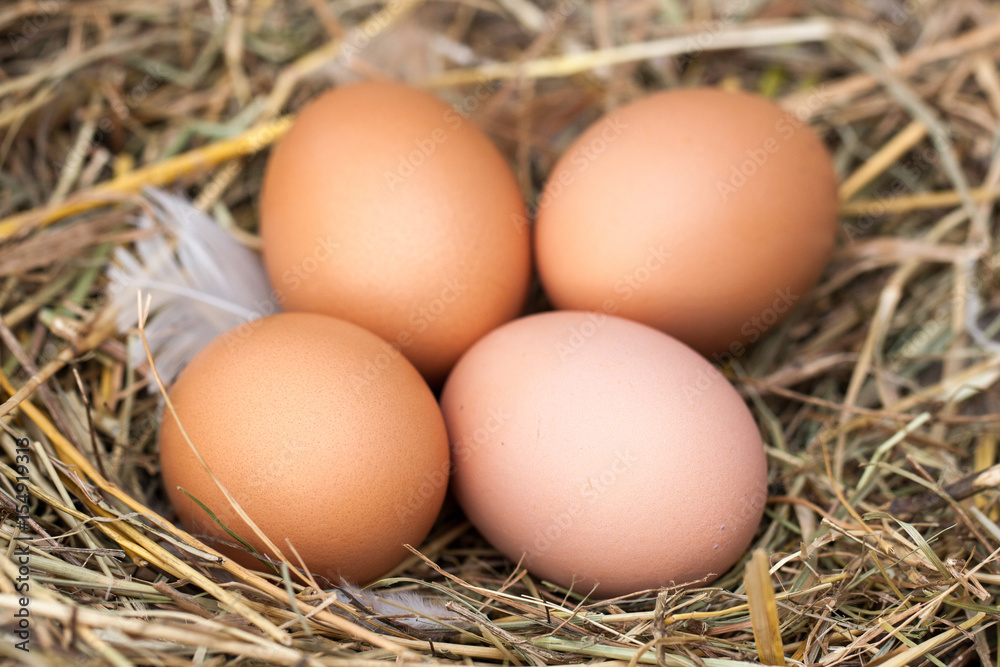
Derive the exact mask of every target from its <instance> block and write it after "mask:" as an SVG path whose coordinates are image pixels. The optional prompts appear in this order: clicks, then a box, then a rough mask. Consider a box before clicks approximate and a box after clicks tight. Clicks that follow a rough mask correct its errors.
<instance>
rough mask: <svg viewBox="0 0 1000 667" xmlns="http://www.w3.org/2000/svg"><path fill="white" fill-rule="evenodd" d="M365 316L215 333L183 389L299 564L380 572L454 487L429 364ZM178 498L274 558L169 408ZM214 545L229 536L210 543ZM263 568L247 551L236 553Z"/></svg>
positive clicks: (292, 318) (257, 509) (194, 429)
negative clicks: (381, 334)
mask: <svg viewBox="0 0 1000 667" xmlns="http://www.w3.org/2000/svg"><path fill="white" fill-rule="evenodd" d="M390 351H391V350H390V349H389V345H388V344H387V343H386V342H384V341H382V340H381V339H379V338H378V337H377V336H375V335H374V334H372V333H370V332H368V331H366V330H364V329H362V328H361V327H359V326H357V325H355V324H351V323H349V322H345V321H343V320H338V319H334V318H331V317H327V316H324V315H316V314H310V313H283V314H280V315H274V316H271V317H268V318H264V319H261V320H256V321H253V322H250V323H247V324H245V325H243V326H242V327H241V328H239V329H235V330H233V331H230V332H228V333H226V334H223V335H222V336H220V337H219V338H216V339H215V340H214V341H212V342H211V343H209V345H208V346H206V347H205V348H204V349H202V350H201V351H200V352H199V353H198V354H197V355H196V356H195V357H194V359H192V360H191V362H190V363H189V364H188V365H187V367H186V368H185V369H184V370H183V371H182V372H181V374H180V376H179V377H178V379H177V381H176V382H175V383H174V385H173V387H172V388H171V390H170V400H171V402H172V404H173V406H174V408H175V409H176V411H177V416H178V418H179V420H180V423H181V424H182V425H183V428H184V431H186V433H187V435H188V436H189V437H190V439H191V442H192V443H193V444H194V446H195V447H196V448H197V450H198V452H199V453H200V454H201V457H202V458H203V459H204V461H205V463H206V464H207V465H208V468H209V469H210V470H211V471H212V472H213V473H214V474H215V476H216V477H217V478H218V480H219V481H220V482H221V483H222V485H223V486H224V487H225V488H226V489H227V490H228V491H229V493H230V494H231V495H232V497H233V498H234V499H235V500H236V502H237V503H239V505H240V506H241V507H242V508H243V510H245V511H246V513H247V515H248V516H249V517H250V519H251V520H252V521H253V522H254V523H256V525H257V526H258V527H259V528H260V530H261V531H262V532H263V533H264V534H265V535H266V536H267V537H268V538H269V539H270V540H271V541H272V542H273V543H274V544H275V545H276V546H277V547H278V549H280V550H281V551H282V552H283V553H284V554H285V556H286V557H288V558H289V559H290V560H291V562H292V563H293V564H295V565H297V564H298V560H297V558H296V557H295V556H294V552H293V551H292V549H291V548H289V546H288V543H291V546H292V547H294V551H295V552H298V554H299V555H300V556H301V557H302V559H303V560H304V561H305V564H306V566H307V567H308V568H309V569H310V570H311V571H312V572H313V573H315V574H318V575H321V576H323V577H325V578H326V579H328V580H330V581H332V582H336V581H338V580H339V578H341V577H344V578H346V579H348V580H351V581H353V582H357V583H364V582H368V581H370V580H372V579H374V578H376V577H378V576H379V575H381V574H383V573H385V572H386V571H387V570H389V569H390V568H392V567H393V566H394V565H396V564H397V563H399V562H400V561H401V560H403V558H404V557H406V556H407V555H408V553H409V552H408V551H407V550H406V549H405V548H404V546H403V545H404V544H410V545H413V546H417V545H419V544H420V542H421V540H423V539H424V537H426V535H427V533H428V531H429V530H430V528H431V525H432V524H433V522H434V520H435V518H436V517H437V514H438V511H439V510H440V508H441V504H442V502H443V500H444V495H445V489H446V486H447V479H448V469H449V458H448V442H447V435H446V433H445V427H444V421H443V419H442V416H441V411H440V409H439V408H438V405H437V403H436V401H435V400H434V396H433V395H432V393H431V391H430V389H429V388H428V386H427V384H426V382H424V380H423V378H422V377H421V376H420V374H419V373H418V372H417V370H416V369H415V368H414V367H413V366H412V365H411V364H410V363H409V362H408V361H407V360H406V359H404V358H402V357H399V356H398V355H397V356H396V357H395V358H393V359H392V361H391V362H387V363H384V364H380V370H379V372H378V373H377V374H375V375H370V374H369V373H368V372H367V367H368V363H369V362H370V361H372V360H376V359H379V358H380V357H383V356H385V355H387V354H389V352H390ZM160 463H161V467H162V471H163V479H164V486H165V487H166V491H167V495H168V497H169V498H170V501H171V503H172V504H173V507H174V509H175V510H176V511H177V514H178V516H179V517H180V519H181V521H182V523H183V524H184V526H185V527H186V528H187V529H188V530H189V531H191V532H192V533H194V534H198V535H208V536H209V537H214V538H218V539H222V540H228V541H230V542H231V541H232V538H231V537H230V536H229V535H228V534H227V533H226V532H225V531H224V530H223V528H222V527H221V526H220V525H219V524H218V523H216V522H215V521H213V520H212V518H211V517H210V516H209V515H208V514H207V513H206V511H205V510H204V509H202V508H201V507H199V505H198V503H196V502H195V501H194V500H192V498H191V497H189V495H188V494H190V496H193V497H194V498H196V499H197V500H198V501H199V502H200V503H202V504H204V505H205V506H206V507H207V508H208V509H209V510H211V512H213V513H214V514H215V515H216V516H217V517H218V519H219V521H221V522H222V523H223V524H224V525H225V526H226V527H228V528H229V529H230V530H232V531H233V532H235V533H236V534H237V535H238V536H239V537H241V538H242V539H244V540H246V541H248V542H249V543H250V544H251V545H253V547H254V548H255V549H256V550H257V551H259V552H261V553H264V554H268V555H270V556H273V555H274V554H273V553H270V552H269V551H268V550H267V549H266V548H265V545H264V543H263V541H262V540H260V539H259V538H258V537H257V536H256V535H255V534H254V532H253V531H252V530H251V528H250V526H248V525H247V524H246V523H245V522H244V521H243V519H242V518H240V516H239V515H238V514H237V512H236V510H235V509H234V508H233V507H232V505H231V504H230V503H229V502H228V501H227V499H226V497H225V496H224V495H223V493H222V491H221V490H220V489H219V488H218V486H217V485H216V484H215V483H214V482H213V481H212V479H211V478H210V476H209V474H208V473H207V472H206V471H205V469H204V468H203V467H202V465H201V463H199V461H198V458H197V456H196V455H195V453H194V451H193V450H192V449H191V447H190V446H189V445H188V443H187V441H186V440H185V438H184V436H183V434H182V432H181V430H180V428H179V427H178V425H177V422H176V421H175V420H174V419H173V417H172V416H171V414H170V412H169V410H168V411H167V412H166V413H165V416H164V418H163V425H162V428H161V432H160ZM209 544H210V545H211V546H216V547H217V546H218V544H216V543H215V542H209ZM223 553H226V554H228V555H230V556H232V557H234V558H236V559H237V560H238V561H240V562H241V563H243V564H245V565H248V566H251V567H256V568H262V564H261V562H260V561H259V560H257V559H255V558H253V557H251V556H249V555H247V554H246V553H245V552H241V551H238V550H236V549H229V548H226V549H224V550H223Z"/></svg>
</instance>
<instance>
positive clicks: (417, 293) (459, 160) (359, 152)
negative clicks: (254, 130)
mask: <svg viewBox="0 0 1000 667" xmlns="http://www.w3.org/2000/svg"><path fill="white" fill-rule="evenodd" d="M260 230H261V237H262V240H263V247H264V262H265V264H266V267H267V271H268V274H269V276H270V279H271V282H272V285H273V286H274V288H275V291H276V293H277V296H278V300H279V301H280V302H282V304H283V306H284V307H285V309H286V310H298V311H310V312H318V313H325V314H327V315H332V316H334V317H340V318H343V319H346V320H349V321H351V322H355V323H357V324H360V325H361V326H363V327H365V328H366V329H368V330H370V331H372V332H374V333H376V334H378V335H379V336H381V337H382V338H384V339H385V340H387V341H388V342H389V343H390V344H391V345H392V346H393V347H394V348H395V349H396V350H397V351H398V352H401V353H402V354H403V355H405V356H406V357H407V358H408V359H409V360H410V361H411V362H413V364H414V365H415V366H416V367H417V369H418V370H420V372H421V373H423V374H424V376H425V377H426V378H427V379H428V381H429V382H431V383H438V382H440V381H441V380H442V379H443V378H444V376H445V375H446V374H447V372H448V370H449V369H450V368H451V367H452V365H453V364H454V363H455V361H456V360H457V359H458V357H459V356H460V355H461V354H462V352H464V351H465V349H466V348H468V347H469V346H470V345H471V344H472V343H473V342H474V341H476V340H477V339H478V338H480V337H481V336H482V335H483V334H485V333H486V332H488V331H490V330H491V329H493V328H494V327H496V326H498V325H500V324H502V323H503V322H505V321H507V320H509V319H511V318H513V317H516V316H517V315H518V314H519V313H520V311H521V308H522V306H523V305H524V301H525V299H526V297H527V288H528V281H529V277H530V273H531V257H530V236H531V235H530V233H529V232H528V230H527V226H526V217H525V210H524V202H523V199H522V195H521V192H520V190H519V188H518V185H517V182H516V180H515V178H514V175H513V173H512V172H511V170H510V168H509V167H508V165H507V163H506V161H505V160H504V158H503V156H502V155H501V154H500V152H499V151H498V150H497V149H496V148H495V147H494V146H493V144H492V143H491V142H490V140H489V139H488V138H487V137H486V136H485V135H484V134H483V133H482V132H481V131H480V130H479V129H478V128H477V127H476V126H475V124H474V123H473V122H472V120H470V119H469V118H467V117H466V116H465V115H463V113H462V112H460V111H458V110H456V109H453V108H452V107H450V106H449V105H447V104H445V103H444V102H442V101H440V100H439V99H437V98H436V97H434V96H432V95H430V94H428V93H425V92H422V91H420V90H417V89H415V88H411V87H409V86H405V85H401V84H396V83H386V82H368V83H361V84H354V85H349V86H344V87H341V88H337V89H335V90H332V91H329V92H327V93H325V94H323V95H321V96H320V97H319V98H317V99H316V100H314V101H313V102H312V103H310V104H309V105H308V106H307V107H306V108H304V109H303V110H302V111H301V112H300V114H299V116H298V117H297V118H296V120H295V124H294V126H293V127H292V128H291V130H289V132H288V134H287V135H286V136H285V137H284V138H283V139H282V140H281V142H280V143H279V144H278V146H277V147H276V148H275V150H274V151H273V153H272V154H271V157H270V159H269V161H268V165H267V171H266V174H265V178H264V184H263V190H262V193H261V202H260Z"/></svg>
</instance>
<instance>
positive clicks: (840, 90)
mask: <svg viewBox="0 0 1000 667" xmlns="http://www.w3.org/2000/svg"><path fill="white" fill-rule="evenodd" d="M0 29H2V32H3V39H2V42H0V136H2V140H0V164H2V169H0V181H2V187H0V312H2V324H0V339H2V344H0V368H2V375H0V381H2V385H3V393H2V394H0V399H2V406H0V415H2V416H0V426H2V432H0V445H2V449H3V453H2V456H0V473H2V475H0V519H2V525H0V548H3V549H4V550H5V558H3V559H2V560H0V572H2V574H0V629H2V634H3V641H2V642H0V654H2V655H3V656H5V657H6V658H7V659H8V660H10V661H12V662H19V663H20V664H31V665H49V664H51V665H63V664H73V665H85V664H108V665H130V664H156V665H179V664H190V663H192V662H193V663H196V664H211V665H220V664H269V665H270V664H274V665H325V664H331V665H332V664H341V665H345V666H346V665H350V666H357V667H370V666H374V665H376V664H382V663H385V662H390V661H396V662H423V663H453V662H455V661H461V662H464V663H466V664H485V663H490V664H494V663H500V662H504V663H511V664H535V665H539V664H549V665H556V664H567V663H576V664H603V665H611V664H612V663H613V664H616V665H622V664H629V665H635V664H637V663H648V664H654V663H655V664H660V665H712V666H718V667H722V666H725V665H734V664H737V663H740V662H751V663H755V662H758V661H759V662H763V663H766V664H823V665H858V664H867V665H875V664H879V665H885V666H890V665H891V666H899V665H908V664H913V665H918V664H934V665H938V666H941V665H963V664H995V662H996V660H997V654H998V649H997V636H998V632H997V629H996V628H995V627H994V625H995V620H996V618H997V614H998V613H1000V608H998V607H997V606H995V605H994V597H995V596H996V595H997V594H998V593H1000V565H998V563H997V554H998V553H1000V526H998V524H997V520H998V517H1000V506H998V505H997V501H996V494H995V491H994V490H993V488H994V487H995V485H996V484H997V482H998V480H1000V472H998V469H997V468H996V466H997V460H998V437H997V433H998V427H1000V414H998V413H1000V393H998V390H997V388H996V381H997V379H998V377H1000V342H998V341H1000V337H998V335H997V332H998V329H1000V317H998V316H1000V289H998V288H1000V273H998V268H1000V255H997V254H996V253H997V249H996V247H995V245H994V219H993V203H994V200H995V199H996V198H997V196H998V195H1000V159H997V157H998V155H1000V153H998V136H1000V135H998V128H1000V121H998V119H1000V72H998V66H997V61H998V57H997V56H998V54H1000V10H998V7H997V6H996V5H995V4H994V3H991V2H989V1H987V0H978V1H977V0H963V1H961V2H953V1H950V0H883V1H881V2H877V3H860V2H853V1H846V0H845V1H843V2H841V1H835V0H817V1H816V2H805V1H804V0H773V1H769V0H734V1H732V2H724V1H715V0H698V1H692V2H680V1H679V0H659V1H654V0H598V1H595V2H593V3H585V2H582V1H576V0H558V2H556V1H550V0H462V1H457V2H452V1H450V0H444V1H436V2H419V1H417V2H411V1H406V0H393V1H392V2H390V3H387V4H382V3H381V2H377V1H374V2H368V1H367V0H295V1H288V2H275V1H274V0H232V1H231V2H225V1H224V0H211V1H203V0H183V1H179V2H171V3H167V2H150V1H149V0H87V1H86V2H69V0H38V1H33V0H21V1H20V2H5V3H4V4H3V7H2V8H0ZM369 76H390V77H393V78H397V79H402V80H406V81H409V82H412V83H414V84H416V85H420V86H423V87H427V88H430V89H434V90H435V91H436V92H437V93H438V94H439V95H441V96H442V97H444V98H446V99H447V100H449V101H451V102H453V103H463V102H467V101H469V100H476V103H475V105H474V108H472V109H471V111H472V113H473V115H474V116H475V118H476V120H477V121H478V122H479V123H480V124H481V125H482V127H483V128H484V129H485V130H486V131H487V132H488V133H489V134H490V135H491V136H492V137H493V138H494V139H495V141H496V142H497V143H498V145H499V146H500V147H501V148H502V150H503V151H504V152H505V154H506V155H507V156H508V157H509V159H510V161H511V164H512V165H513V166H514V168H515V170H516V173H517V175H518V178H519V179H520V181H521V184H522V186H523V188H524V190H525V192H527V193H531V195H530V196H532V197H536V196H537V193H538V189H539V184H540V183H541V182H542V181H543V180H544V178H545V176H546V174H547V172H548V169H549V168H550V167H551V165H552V164H553V162H554V160H555V158H556V157H557V156H558V154H559V152H560V151H561V150H562V149H564V148H565V146H566V144H567V142H568V141H569V140H570V139H571V138H572V137H573V136H575V134H577V133H578V132H579V131H580V130H581V129H582V128H583V127H584V126H585V125H586V124H587V123H588V122H590V121H592V120H593V119H595V118H596V117H597V116H598V115H599V114H600V113H602V112H603V111H605V110H607V109H609V108H613V107H615V106H616V105H620V104H622V103H624V102H626V101H628V100H630V99H634V98H636V97H637V96H639V95H641V94H642V93H643V91H644V90H645V89H659V88H664V87H674V86H687V85H694V84H704V85H714V86H724V87H731V88H737V87H738V88H744V89H748V90H754V91H758V92H760V93H762V94H764V95H768V96H771V97H774V98H776V99H777V100H779V101H780V102H781V103H782V104H784V105H785V106H786V107H787V108H789V109H791V110H793V111H795V112H796V113H798V114H799V115H800V117H801V118H803V119H805V120H808V122H810V123H811V124H812V125H813V126H814V127H815V128H816V129H817V130H818V131H819V132H820V133H821V134H822V135H823V136H824V138H825V139H826V141H827V143H828V145H829V146H830V147H831V149H832V151H833V153H834V155H835V160H836V165H837V168H838V171H839V173H840V174H841V177H842V183H843V185H842V188H841V195H842V200H843V212H842V234H841V239H840V242H839V244H838V251H837V253H836V256H835V258H834V261H833V262H832V263H831V265H830V266H829V267H828V269H827V271H826V272H825V274H824V277H823V279H822V282H821V283H820V284H819V285H818V286H817V287H816V288H815V290H813V291H812V293H810V294H809V295H808V297H807V298H805V299H804V303H802V304H801V306H800V307H799V308H798V309H797V311H796V312H795V314H794V315H793V317H792V318H791V319H789V320H787V321H786V322H784V323H782V324H781V325H780V326H777V327H775V328H774V329H773V330H771V331H769V332H768V333H767V335H766V336H765V337H764V338H763V339H762V340H761V341H760V342H759V343H758V344H756V345H755V346H754V347H753V348H752V349H751V350H750V351H748V352H747V353H746V354H745V355H743V356H742V357H741V358H737V359H731V360H728V361H727V363H726V364H725V366H724V370H725V372H726V373H727V374H728V375H729V377H730V378H731V379H732V380H733V382H734V383H735V385H736V386H737V387H738V388H739V389H740V390H741V391H742V392H743V394H744V395H745V396H746V398H747V400H748V402H749V404H750V405H751V407H752V409H753V411H754V414H755V416H756V417H757V419H758V422H759V424H760V427H761V429H762V432H763V433H764V436H765V441H766V444H767V452H768V458H769V462H770V496H771V497H770V499H769V503H768V507H767V512H766V516H765V519H764V521H763V522H762V525H761V527H760V529H759V531H758V534H757V537H756V538H755V542H754V551H753V552H752V554H748V555H747V557H746V559H745V560H744V562H742V563H740V564H738V565H737V567H735V568H734V569H733V570H732V571H731V572H729V573H728V574H727V575H726V576H724V577H723V578H722V579H720V580H719V581H718V582H716V584H715V585H713V586H712V587H708V588H703V589H693V590H683V591H679V590H664V591H646V592H642V593H638V594H636V595H633V596H629V597H626V598H621V599H617V600H609V601H596V602H595V601H592V600H589V599H586V598H585V597H584V596H582V595H581V594H580V593H579V592H566V591H563V590H559V589H557V588H555V587H553V586H551V585H549V584H547V583H546V582H543V581H538V580H535V579H534V578H533V577H532V576H531V575H530V574H528V573H526V572H525V571H524V570H522V569H520V568H518V567H517V565H516V564H515V563H512V562H509V561H508V560H506V559H504V558H503V557H501V556H500V555H499V554H498V553H496V552H495V551H494V550H493V549H491V548H490V547H489V545H488V544H486V543H485V542H484V541H483V540H482V538H481V537H479V536H478V535H477V534H476V532H475V531H474V530H473V529H472V528H471V527H470V526H469V525H468V524H467V523H465V522H464V520H463V518H462V517H461V515H460V513H459V512H458V511H457V510H451V511H449V512H447V513H446V515H445V516H443V517H442V518H441V520H440V521H439V523H438V525H437V526H436V528H435V530H434V531H433V533H432V534H431V536H430V537H429V538H428V540H427V541H426V543H425V544H423V545H420V546H419V551H418V552H415V553H414V554H413V556H412V557H411V558H410V559H409V560H407V561H406V562H405V563H403V564H402V565H401V566H400V567H399V568H397V569H396V570H395V571H394V572H393V573H391V577H390V578H389V579H387V580H385V581H383V582H382V583H381V584H380V586H382V587H391V588H394V589H401V590H410V591H414V592H418V593H421V594H424V595H434V596H437V597H438V598H439V600H441V601H443V602H446V603H447V608H448V609H450V610H452V611H453V612H454V613H455V614H457V615H459V616H460V621H457V622H456V621H449V623H450V624H451V625H452V626H453V628H452V629H442V628H438V629H437V630H436V631H435V632H433V633H431V634H427V633H425V632H423V631H422V630H419V629H414V627H415V626H413V625H412V624H410V625H407V624H406V623H401V622H398V619H393V618H391V617H390V618H386V617H385V616H378V615H377V614H376V612H375V610H374V609H373V608H372V607H371V605H369V604H367V603H366V601H365V600H366V598H364V597H354V598H351V597H349V596H346V597H345V596H341V597H336V596H334V595H332V594H331V593H330V592H326V591H323V590H315V589H314V588H313V587H312V586H311V585H310V583H309V582H308V581H307V580H303V579H302V578H300V577H299V576H297V575H295V574H294V573H292V574H287V573H286V575H285V576H284V577H274V576H265V575H260V574H258V573H254V572H249V571H246V570H244V569H243V568H241V567H240V566H238V565H236V564H234V563H232V562H229V561H225V562H223V563H221V564H217V563H215V562H214V561H215V560H216V559H214V558H213V556H212V554H211V552H210V549H209V548H208V547H207V546H206V545H205V544H203V543H201V542H199V541H198V540H197V539H196V538H195V537H193V536H191V535H188V534H187V533H185V532H184V531H182V530H180V529H179V528H177V527H175V526H173V525H172V524H171V523H170V521H169V519H170V518H171V513H170V509H169V507H168V506H167V504H166V502H165V497H164V493H163V489H162V485H161V483H160V482H159V479H158V473H157V459H156V438H155V434H156V427H157V417H156V415H157V397H156V395H155V393H151V392H147V391H145V387H146V386H147V385H148V384H149V383H150V382H151V377H150V371H149V368H148V367H147V366H142V365H138V366H136V365H133V364H131V363H129V361H128V356H127V354H126V353H125V342H124V341H125V340H126V338H125V336H123V335H121V334H119V333H117V332H116V331H115V329H114V325H113V317H112V314H111V313H109V312H108V306H107V303H108V301H107V299H106V298H105V296H104V291H105V286H106V285H105V278H104V274H103V269H104V268H105V266H106V264H107V262H108V261H109V260H108V258H109V256H110V254H111V252H112V250H113V248H114V247H115V246H116V245H120V244H126V245H127V244H129V243H131V242H132V241H133V240H134V239H135V238H136V234H137V232H136V230H135V228H134V227H133V226H132V224H131V220H132V219H133V218H134V216H135V214H136V212H137V211H138V210H139V209H140V208H141V207H142V206H143V200H142V198H141V196H140V194H139V193H140V192H141V189H142V188H143V187H144V186H148V185H157V186H160V187H165V188H167V189H170V190H172V191H174V192H180V193H182V194H184V195H185V196H187V197H189V198H190V199H191V200H192V201H194V202H195V204H196V205H197V206H198V207H199V208H201V209H203V210H206V211H209V212H210V213H211V214H212V215H213V217H214V218H215V219H216V220H217V221H218V223H219V224H220V225H222V226H223V227H224V228H226V229H227V230H229V231H230V232H231V233H232V234H233V235H234V236H235V237H236V238H238V239H239V240H241V241H242V242H244V243H246V244H248V245H251V246H253V245H254V244H255V243H256V242H257V239H256V237H255V229H256V222H255V213H254V211H255V199H256V193H257V191H258V186H259V183H260V178H261V171H262V167H263V164H264V160H265V158H266V153H267V147H268V146H269V145H270V144H271V143H273V142H274V141H275V140H276V139H277V138H278V137H280V136H281V134H282V132H283V131H284V130H285V129H286V128H287V126H288V123H289V120H288V118H289V117H291V116H293V115H294V113H295V112H296V110H297V109H299V108H301V106H302V105H303V104H304V103H305V102H306V101H307V100H309V99H310V98H312V97H313V96H314V95H315V94H316V93H317V92H318V91H320V90H321V89H323V88H325V87H327V86H329V85H331V83H339V82H343V81H347V80H350V79H355V78H359V77H369ZM22 438H23V439H26V440H21V439H22ZM25 443H27V444H25ZM22 447H23V448H24V449H26V450H27V451H26V452H20V451H18V449H19V448H22ZM19 455H24V456H27V458H20V459H19V458H17V457H18V456H19ZM23 461H29V462H30V465H27V466H26V467H25V468H23V469H19V468H18V465H21V463H22V462H23ZM19 484H20V486H19ZM24 503H26V504H27V505H28V509H29V512H28V513H27V514H24V513H23V512H22V511H21V510H22V509H23V507H22V505H23V504H24ZM25 550H26V552H27V556H24V555H23V554H24V553H25ZM25 561H27V563H28V564H27V565H26V566H25V565H24V563H25ZM25 573H27V574H25ZM26 581H27V582H29V583H30V592H29V593H24V589H23V588H21V587H20V585H21V583H24V582H26ZM25 595H29V596H30V600H29V605H28V608H29V609H30V620H29V621H28V623H27V624H28V630H25V629H24V627H23V626H24V623H21V624H20V626H19V620H22V619H23V618H24V616H23V615H22V616H21V617H20V618H19V617H17V616H16V615H15V614H17V613H19V610H20V609H21V608H22V605H23V603H22V602H21V601H20V598H21V597H24V596H25ZM18 632H22V633H24V632H28V633H30V634H29V635H28V636H29V637H30V638H29V639H28V640H27V641H28V643H27V644H26V645H24V646H23V647H26V648H30V652H24V651H23V650H21V649H20V648H19V647H18V644H19V643H20V642H22V641H24V639H23V637H24V635H23V634H22V635H20V636H19V635H18V634H17V633H18Z"/></svg>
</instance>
